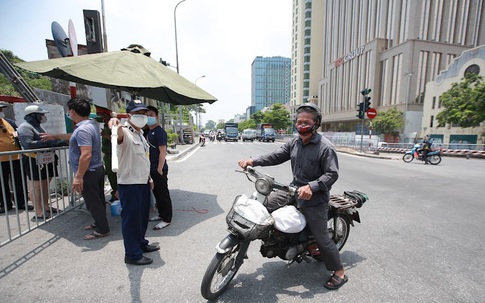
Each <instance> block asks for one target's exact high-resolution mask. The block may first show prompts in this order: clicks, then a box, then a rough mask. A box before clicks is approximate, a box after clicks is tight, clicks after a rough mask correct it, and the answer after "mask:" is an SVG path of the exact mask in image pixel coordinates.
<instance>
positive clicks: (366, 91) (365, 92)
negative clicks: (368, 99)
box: [360, 88, 372, 96]
mask: <svg viewBox="0 0 485 303" xmlns="http://www.w3.org/2000/svg"><path fill="white" fill-rule="evenodd" d="M371 91H372V89H370V88H365V89H363V90H362V91H361V92H360V93H361V94H362V95H364V96H365V95H368V94H370V92H371Z"/></svg>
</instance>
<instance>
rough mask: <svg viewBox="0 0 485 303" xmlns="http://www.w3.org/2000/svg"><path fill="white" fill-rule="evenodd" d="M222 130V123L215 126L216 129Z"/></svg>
mask: <svg viewBox="0 0 485 303" xmlns="http://www.w3.org/2000/svg"><path fill="white" fill-rule="evenodd" d="M223 128H224V122H219V123H217V125H216V129H223Z"/></svg>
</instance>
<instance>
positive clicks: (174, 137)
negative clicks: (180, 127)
mask: <svg viewBox="0 0 485 303" xmlns="http://www.w3.org/2000/svg"><path fill="white" fill-rule="evenodd" d="M167 136H168V145H169V146H170V145H173V144H175V143H177V142H178V138H179V135H178V134H176V133H168V134H167Z"/></svg>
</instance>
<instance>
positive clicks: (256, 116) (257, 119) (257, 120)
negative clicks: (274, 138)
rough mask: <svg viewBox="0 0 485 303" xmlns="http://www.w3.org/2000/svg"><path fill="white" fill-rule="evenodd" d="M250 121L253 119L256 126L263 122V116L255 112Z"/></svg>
mask: <svg viewBox="0 0 485 303" xmlns="http://www.w3.org/2000/svg"><path fill="white" fill-rule="evenodd" d="M251 119H253V120H254V122H255V123H256V124H260V123H262V121H263V120H264V114H263V112H261V111H257V112H255V113H254V114H252V115H251Z"/></svg>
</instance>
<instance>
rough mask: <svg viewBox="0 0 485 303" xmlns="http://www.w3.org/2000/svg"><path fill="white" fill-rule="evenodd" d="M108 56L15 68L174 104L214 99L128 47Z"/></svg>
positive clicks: (48, 61) (211, 101)
mask: <svg viewBox="0 0 485 303" xmlns="http://www.w3.org/2000/svg"><path fill="white" fill-rule="evenodd" d="M132 46H133V45H130V47H129V48H127V49H124V50H121V51H114V52H108V53H98V54H90V55H83V56H77V57H65V58H59V59H49V60H41V61H32V62H22V63H18V64H16V65H17V66H19V67H21V68H23V69H26V70H29V71H33V72H36V73H39V74H42V75H45V76H49V77H53V78H57V79H62V80H66V81H72V82H76V83H81V84H86V85H91V86H97V87H104V88H113V89H119V90H122V91H127V92H129V93H131V94H133V95H137V96H143V97H147V98H150V99H154V100H159V101H162V102H165V103H171V104H175V105H189V104H197V103H206V102H207V103H213V102H215V101H217V99H216V98H215V97H214V96H212V95H210V94H209V93H207V92H206V91H204V90H202V89H201V88H199V87H198V86H196V85H195V84H194V83H192V82H190V81H189V80H187V79H185V78H184V77H182V76H180V75H179V74H177V73H176V72H175V71H173V70H171V69H170V68H168V67H166V66H164V65H163V64H161V63H159V62H158V61H156V60H154V59H152V58H150V57H149V56H148V55H149V52H144V51H141V52H140V51H139V49H140V48H137V47H132Z"/></svg>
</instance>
